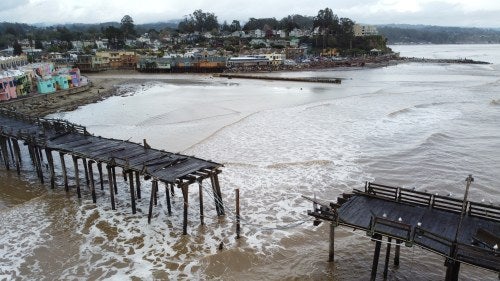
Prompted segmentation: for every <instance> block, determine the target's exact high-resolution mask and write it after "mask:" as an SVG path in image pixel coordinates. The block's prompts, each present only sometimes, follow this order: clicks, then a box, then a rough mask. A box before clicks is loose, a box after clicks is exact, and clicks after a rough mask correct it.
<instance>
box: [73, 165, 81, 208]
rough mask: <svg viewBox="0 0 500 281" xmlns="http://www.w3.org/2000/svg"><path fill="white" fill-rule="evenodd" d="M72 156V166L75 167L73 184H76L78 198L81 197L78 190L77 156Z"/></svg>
mask: <svg viewBox="0 0 500 281" xmlns="http://www.w3.org/2000/svg"><path fill="white" fill-rule="evenodd" d="M72 157H73V166H74V167H75V185H76V194H78V198H82V192H81V191H80V175H79V174H78V157H76V156H75V155H72Z"/></svg>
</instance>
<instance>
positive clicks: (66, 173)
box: [59, 152, 69, 191]
mask: <svg viewBox="0 0 500 281" xmlns="http://www.w3.org/2000/svg"><path fill="white" fill-rule="evenodd" d="M59 159H60V162H61V170H62V174H63V180H64V190H66V191H69V184H68V172H67V171H66V161H64V153H62V152H59Z"/></svg>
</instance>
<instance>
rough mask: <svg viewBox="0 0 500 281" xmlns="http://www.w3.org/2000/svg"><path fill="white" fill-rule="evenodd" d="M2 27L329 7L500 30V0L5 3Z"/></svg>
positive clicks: (368, 19)
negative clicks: (16, 24)
mask: <svg viewBox="0 0 500 281" xmlns="http://www.w3.org/2000/svg"><path fill="white" fill-rule="evenodd" d="M0 2H1V5H0V7H1V9H0V22H2V21H8V22H23V23H50V24H52V23H100V22H108V21H120V20H121V18H122V17H123V16H124V15H130V16H131V17H132V18H133V19H134V22H135V23H136V24H137V23H139V24H140V23H148V22H157V21H168V20H174V19H182V18H183V17H184V16H186V15H189V14H191V13H192V12H193V11H194V10H196V9H202V10H203V11H205V12H212V13H214V14H215V15H216V16H217V17H218V19H219V22H223V21H224V20H227V21H228V22H231V21H232V20H233V19H237V20H240V21H241V22H242V23H243V22H246V21H248V18H250V17H254V18H261V17H275V18H277V19H281V18H282V17H284V16H287V15H290V14H300V15H306V16H314V15H316V14H317V13H318V11H319V10H320V9H324V8H326V7H329V8H331V9H332V10H333V12H334V13H335V14H337V15H338V16H339V17H348V18H350V19H352V20H354V21H355V22H358V23H365V24H390V23H406V24H427V25H441V26H465V27H495V28H499V27H500V0H473V1H471V0H357V1H349V0H307V1H299V0H277V1H270V0H251V1H248V0H245V1H243V0H211V1H208V0H189V1H186V0H185V1H179V0H175V1H174V0H80V1H71V0H0Z"/></svg>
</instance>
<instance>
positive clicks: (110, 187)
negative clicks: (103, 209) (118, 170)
mask: <svg viewBox="0 0 500 281" xmlns="http://www.w3.org/2000/svg"><path fill="white" fill-rule="evenodd" d="M106 171H107V172H108V184H109V197H110V198H111V209H112V210H116V208H115V192H114V190H113V172H112V169H111V166H109V165H106Z"/></svg>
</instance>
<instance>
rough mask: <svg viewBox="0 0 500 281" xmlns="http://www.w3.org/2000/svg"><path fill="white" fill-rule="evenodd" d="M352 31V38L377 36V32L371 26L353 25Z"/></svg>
mask: <svg viewBox="0 0 500 281" xmlns="http://www.w3.org/2000/svg"><path fill="white" fill-rule="evenodd" d="M353 29H354V36H358V37H363V36H370V35H378V30H377V28H376V27H375V26H373V25H364V24H355V25H354V27H353Z"/></svg>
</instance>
